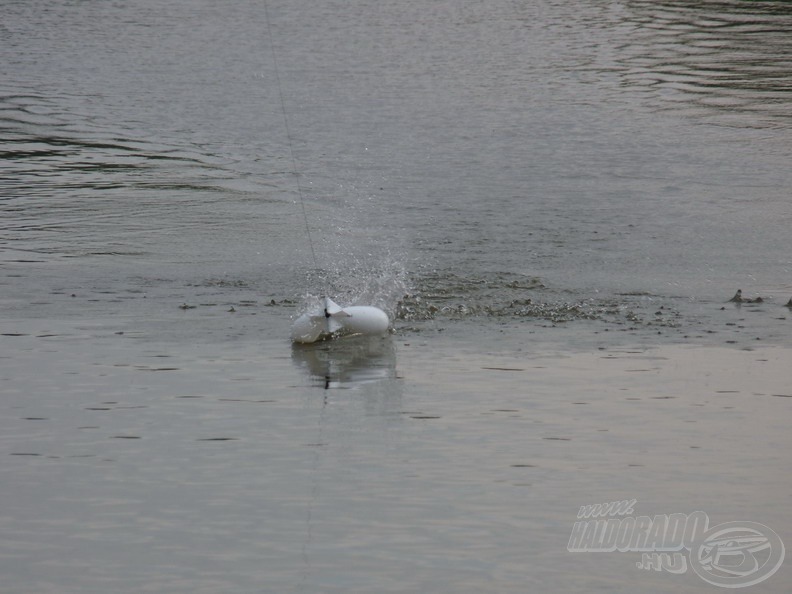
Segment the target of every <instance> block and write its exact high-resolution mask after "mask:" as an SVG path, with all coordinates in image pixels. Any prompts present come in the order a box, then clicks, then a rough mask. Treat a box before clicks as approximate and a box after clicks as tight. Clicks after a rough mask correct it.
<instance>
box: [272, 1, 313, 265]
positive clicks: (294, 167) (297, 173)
mask: <svg viewBox="0 0 792 594" xmlns="http://www.w3.org/2000/svg"><path fill="white" fill-rule="evenodd" d="M264 19H265V20H266V21H267V35H268V37H269V43H270V54H271V55H272V66H273V68H274V70H275V82H276V83H277V86H278V95H279V96H280V104H281V111H282V112H283V123H284V125H285V127H286V139H287V140H288V141H289V155H290V156H291V162H292V172H293V173H294V179H295V181H296V184H297V193H298V194H299V195H300V208H301V210H302V215H303V222H304V223H305V233H306V235H307V236H308V245H309V246H310V247H311V257H312V258H313V263H314V268H316V269H317V270H318V269H319V264H318V262H317V260H316V250H314V244H313V239H312V238H311V227H310V225H309V224H308V212H307V211H306V210H305V198H304V197H303V191H302V184H300V171H299V169H298V167H297V159H296V158H295V157H294V146H293V142H292V136H291V130H290V129H289V116H288V114H287V113H286V101H285V100H284V99H283V87H282V85H281V79H280V72H279V70H278V56H277V55H276V53H275V39H274V37H273V36H272V25H271V24H270V17H269V9H268V7H267V2H264Z"/></svg>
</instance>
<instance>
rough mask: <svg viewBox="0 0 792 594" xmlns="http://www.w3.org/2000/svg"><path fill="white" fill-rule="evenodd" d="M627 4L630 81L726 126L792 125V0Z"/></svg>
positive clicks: (624, 49) (624, 59)
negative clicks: (791, 78)
mask: <svg viewBox="0 0 792 594" xmlns="http://www.w3.org/2000/svg"><path fill="white" fill-rule="evenodd" d="M627 7H628V12H627V13H625V15H624V20H625V23H624V24H625V25H626V27H627V28H626V35H625V36H624V39H623V41H622V42H621V43H620V44H618V45H617V48H618V51H619V57H618V58H617V61H618V62H620V63H621V64H623V65H624V66H626V69H625V70H623V72H622V80H623V82H624V84H626V85H628V86H630V87H635V88H639V89H641V90H643V91H646V92H647V93H648V94H649V95H650V96H651V97H652V98H653V99H654V100H660V101H663V102H666V101H670V102H673V103H677V104H679V103H681V104H682V106H683V107H684V108H685V109H693V110H694V115H700V116H712V115H715V116H717V117H718V123H721V124H727V125H735V126H740V127H742V126H746V125H750V126H753V127H779V126H782V127H787V126H789V125H790V124H792V108H790V101H789V100H790V93H791V92H792V80H790V77H789V72H790V66H792V35H790V31H792V5H790V4H789V3H788V2H743V1H736V0H731V1H715V2H698V1H683V2H678V1H674V2H655V1H647V0H633V1H630V2H627ZM676 107H679V105H677V106H676ZM746 115H748V116H751V115H753V117H748V118H746ZM732 116H738V117H732Z"/></svg>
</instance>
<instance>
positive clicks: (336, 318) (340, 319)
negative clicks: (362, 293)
mask: <svg viewBox="0 0 792 594" xmlns="http://www.w3.org/2000/svg"><path fill="white" fill-rule="evenodd" d="M389 326H390V320H388V316H387V314H386V313H385V312H384V311H382V310H381V309H379V308H378V307H373V306H371V305H352V306H350V307H340V306H339V305H338V304H336V303H335V302H333V301H332V300H331V299H329V298H327V297H325V298H324V309H321V310H317V311H313V312H308V313H304V314H303V315H301V316H300V317H299V318H297V319H296V320H295V321H294V324H293V325H292V329H291V339H292V340H293V341H294V342H299V343H302V344H307V343H311V342H316V341H318V340H326V339H328V338H333V337H336V336H347V335H350V334H367V335H375V334H384V333H385V332H387V331H388V327H389Z"/></svg>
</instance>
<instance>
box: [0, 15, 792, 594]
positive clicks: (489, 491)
mask: <svg viewBox="0 0 792 594" xmlns="http://www.w3.org/2000/svg"><path fill="white" fill-rule="evenodd" d="M0 52H1V56H0V57H2V60H0V208H1V209H2V219H0V324H2V336H0V356H2V361H3V363H2V371H0V380H2V383H0V385H1V386H3V388H2V391H3V404H2V406H3V408H4V411H3V421H2V423H3V432H2V450H0V454H5V461H2V462H0V472H1V473H2V476H3V478H2V483H0V489H1V490H2V492H3V494H2V501H3V502H4V511H2V512H0V551H2V555H0V570H1V571H2V580H3V583H4V584H5V586H4V587H5V588H7V589H8V591H9V592H45V591H53V592H72V591H73V592H76V591H80V592H93V591H96V592H106V591H114V592H140V591H157V592H170V591H173V592H176V591H185V592H186V591H190V592H215V591H217V592H219V591H245V592H247V591H250V592H253V591H279V592H282V591H328V592H330V591H333V592H335V591H337V592H350V591H360V592H370V591H449V592H452V591H453V592H462V591H470V592H473V591H482V590H487V589H492V590H494V591H526V590H529V589H531V588H532V587H536V585H537V584H538V583H540V582H542V581H548V580H549V581H548V583H552V584H554V587H555V588H557V589H560V590H565V591H593V590H596V589H603V590H608V591H622V590H623V591H631V590H634V589H635V587H636V585H638V586H640V587H642V588H644V589H646V588H647V586H648V587H649V588H650V589H651V588H656V589H657V591H662V589H663V588H668V589H669V591H671V589H673V588H674V587H675V586H674V585H675V582H673V581H672V580H670V579H668V578H669V576H665V578H666V579H665V581H663V580H662V579H660V578H657V581H656V582H652V583H651V585H648V583H647V582H646V581H645V579H646V578H645V576H642V575H639V576H638V578H636V576H635V575H634V572H633V573H629V570H627V573H620V571H621V570H614V571H615V572H616V573H615V574H614V575H613V576H610V577H607V578H605V577H602V576H600V577H598V578H597V580H594V582H593V583H592V582H591V581H590V579H591V573H585V572H583V571H582V570H580V571H579V572H578V573H575V571H577V570H578V569H579V566H577V565H576V566H575V569H570V567H568V566H566V565H564V563H565V562H568V561H569V559H568V557H569V554H568V553H566V552H565V551H563V549H564V546H565V542H566V538H567V537H568V529H569V527H570V526H571V522H572V521H573V519H574V518H573V516H574V512H575V511H576V510H577V507H579V506H580V505H584V504H588V503H594V502H595V501H589V500H588V499H587V497H588V496H589V492H590V493H592V494H593V493H599V494H600V495H601V498H602V499H603V500H605V499H607V498H608V497H612V498H613V499H614V500H618V499H625V498H626V499H629V498H632V497H633V496H635V495H634V494H633V493H635V492H638V491H640V492H641V493H647V494H648V493H655V492H657V491H656V488H657V482H658V481H659V482H661V483H663V484H668V479H669V477H668V476H649V475H647V476H644V477H643V478H642V480H636V479H627V478H625V477H623V476H622V479H623V482H622V484H621V488H620V489H614V490H609V489H608V488H605V486H604V483H601V482H598V481H600V480H602V479H603V477H601V476H599V475H598V476H595V477H594V478H593V479H592V480H591V481H586V480H584V479H583V478H581V477H580V476H578V475H579V472H578V471H577V470H574V469H573V468H571V467H568V466H567V464H566V463H560V460H561V459H563V457H561V458H557V457H553V456H551V459H552V460H553V462H552V463H551V462H548V464H547V466H549V469H548V468H545V470H544V471H543V473H537V474H538V475H539V478H534V479H532V481H533V482H532V483H531V484H532V485H533V486H534V488H535V490H534V493H538V495H537V494H534V495H533V496H532V497H531V496H526V495H522V494H521V495H519V496H517V497H516V498H515V496H514V494H513V493H512V492H511V491H508V490H504V489H501V488H500V487H499V486H498V485H500V483H499V482H498V481H500V480H501V478H502V477H499V478H497V480H495V482H492V481H493V477H492V476H490V474H488V472H487V471H482V469H483V468H488V465H489V464H496V462H497V461H498V460H500V458H501V457H502V454H503V452H502V450H499V449H498V448H499V447H500V446H503V447H505V446H506V444H507V443H509V441H512V440H514V441H516V442H519V443H522V441H521V440H522V439H524V437H520V436H522V435H523V434H522V433H521V432H522V431H523V428H518V427H517V426H516V425H510V424H508V423H506V424H505V425H501V426H498V425H497V424H493V423H492V422H491V421H489V422H487V423H484V424H483V425H482V424H481V423H480V422H479V421H480V418H479V415H480V414H485V413H484V412H482V411H479V410H478V409H476V410H469V409H467V408H465V407H466V406H467V407H469V406H471V405H470V403H469V402H466V403H465V404H464V405H463V403H462V402H460V401H457V397H456V396H453V397H451V396H449V394H452V393H453V394H459V393H460V390H461V391H462V392H464V388H463V386H461V385H455V386H453V387H451V386H450V385H449V384H447V383H443V381H441V380H440V379H438V380H437V381H435V382H432V381H431V377H432V374H433V373H437V374H439V375H438V377H440V376H442V373H441V370H442V369H444V368H445V367H444V365H445V366H446V367H448V366H449V365H450V367H448V368H454V369H456V368H457V367H456V366H457V364H458V361H457V359H455V357H456V356H457V354H458V353H466V354H467V355H469V356H483V355H485V354H486V355H487V356H492V355H493V353H501V354H503V356H505V357H511V358H514V357H520V356H523V355H520V353H522V354H524V356H539V357H541V356H544V354H546V353H548V352H551V351H552V352H563V353H566V352H579V351H584V352H585V351H588V350H592V349H593V350H596V349H611V348H620V347H622V346H624V345H641V346H642V347H644V348H648V347H653V346H657V345H666V346H668V345H672V346H673V345H677V344H680V343H689V344H699V345H701V344H703V345H708V346H709V347H716V346H717V347H720V346H727V347H729V348H743V349H747V348H753V347H755V346H757V345H758V344H762V345H773V346H776V347H779V348H783V347H789V346H791V345H792V342H791V341H790V333H789V318H790V315H789V310H788V309H787V308H785V307H784V304H785V303H786V302H787V300H788V299H789V298H790V296H792V255H790V252H789V238H790V233H789V229H790V225H791V224H792V217H791V216H790V206H789V204H790V188H792V167H790V163H792V104H791V103H790V98H792V9H791V8H790V6H789V4H788V3H786V2H780V1H778V2H743V1H719V2H716V1H711V2H685V1H678V2H642V1H627V0H625V1H621V2H600V1H597V0H589V1H585V2H573V1H571V0H558V1H553V2H506V1H500V0H496V1H491V2H474V1H469V0H465V1H461V2H447V1H443V2H428V1H426V0H409V1H405V2H398V3H378V2H370V1H368V0H361V1H355V2H332V1H327V2H324V1H323V2H302V1H293V2H282V1H280V0H267V2H266V3H265V2H261V1H260V2H253V1H250V2H242V1H239V2H224V3H213V2H201V1H189V2H187V1H175V2H167V3H157V2H149V1H141V2H135V3H106V2H59V3H51V2H38V1H24V2H10V1H9V2H3V3H2V4H1V5H0ZM303 207H304V212H305V216H304V215H303ZM311 245H313V248H314V252H315V255H316V259H315V260H314V257H313V255H312V251H311ZM738 288H741V289H742V290H743V293H744V295H745V296H746V297H752V298H755V297H757V296H761V297H762V298H763V302H762V303H759V304H743V305H742V306H741V307H740V306H735V305H733V304H726V303H725V302H726V301H727V300H728V299H729V298H730V297H731V296H732V295H733V294H734V292H735V290H736V289H738ZM326 291H329V292H331V293H332V294H333V295H334V296H336V297H337V299H338V300H339V301H341V302H342V303H344V304H347V303H355V302H359V303H373V304H375V305H378V306H380V307H382V308H384V309H385V310H386V311H388V313H389V314H390V315H391V317H392V318H393V319H394V324H393V325H394V334H393V336H392V337H390V338H387V339H385V341H384V342H379V341H375V342H374V343H373V344H369V343H363V344H357V343H350V344H347V345H340V346H339V345H332V346H328V345H321V346H320V347H317V348H314V349H293V348H292V347H291V346H290V345H289V342H288V338H287V337H288V327H289V324H290V320H291V319H292V317H293V316H295V315H296V314H297V313H299V312H300V311H302V310H303V309H305V308H306V307H307V306H308V305H309V304H310V303H311V300H312V299H314V298H315V297H316V296H317V295H319V294H322V293H323V292H326ZM182 305H184V306H186V308H180V307H179V306H182ZM757 341H759V342H757ZM413 351H415V352H413ZM411 353H412V354H411ZM416 353H417V354H416ZM432 360H434V365H435V368H432V367H431V365H430V364H429V363H425V361H432ZM455 361H456V363H455ZM425 365H429V366H428V367H424V366H425ZM497 366H498V365H497V364H496V363H491V364H490V367H497ZM507 367H508V366H507ZM473 368H475V369H478V371H479V372H480V373H481V372H482V371H481V370H482V369H486V368H487V366H486V365H484V366H482V365H478V366H477V365H476V364H474V365H473ZM479 368H481V369H479ZM484 376H486V378H488V379H487V381H490V380H491V377H490V376H489V375H487V372H483V375H482V377H484ZM481 381H484V380H481ZM520 381H522V380H520ZM554 381H558V380H552V381H551V380H548V382H549V383H548V384H547V386H548V390H550V387H552V386H553V385H555V386H556V389H560V390H561V391H562V392H563V391H564V390H571V389H573V387H570V386H567V388H563V387H560V388H559V385H557V384H553V382H554ZM483 385H486V384H482V386H483ZM326 388H333V389H337V390H329V389H327V390H326ZM487 390H488V396H487V398H488V399H492V400H493V405H492V406H491V407H490V406H485V407H484V408H485V409H487V411H485V412H486V414H490V413H491V411H490V410H489V409H490V408H491V409H500V408H503V409H504V410H505V409H511V408H512V407H513V406H516V407H517V408H520V404H519V403H515V402H513V401H512V400H513V399H514V398H518V396H516V395H515V394H514V393H512V391H513V390H514V385H513V384H512V385H510V387H508V388H504V390H505V392H503V394H500V395H499V393H497V390H496V389H495V388H493V389H492V390H493V391H491V392H490V391H489V389H487ZM507 392H508V394H509V395H508V396H506V395H505V394H506V393H507ZM550 392H552V390H550ZM550 392H548V393H550ZM328 394H329V395H328ZM446 396H449V398H448V399H446V398H445V397H446ZM424 398H426V399H428V406H429V407H430V408H431V406H432V405H434V406H435V408H436V409H437V410H435V413H436V412H437V411H438V410H440V411H441V414H439V415H438V414H435V413H432V412H426V411H424V410H422V409H423V408H424V405H426V404H427V401H424V400H423V399H424ZM548 398H550V396H548ZM501 400H503V401H502V402H501ZM518 400H519V398H518ZM784 400H785V399H783V398H779V399H774V401H773V402H774V406H782V405H783V401H784ZM520 402H522V405H526V403H525V402H524V401H520ZM743 404H745V405H746V406H748V407H749V408H750V407H752V406H754V405H753V404H751V405H747V403H743ZM499 405H500V406H499ZM416 406H417V408H416V409H414V407H416ZM548 406H550V405H549V404H548ZM539 409H540V410H551V411H552V414H551V413H548V414H551V416H552V415H555V413H556V412H557V411H554V410H553V409H552V407H550V408H548V409H545V408H543V407H542V406H539ZM465 411H468V412H470V415H468V416H466V412H465ZM655 412H656V411H655ZM410 413H417V414H410ZM444 414H451V415H452V417H453V415H454V414H457V415H461V416H462V417H463V418H464V422H462V424H461V425H458V426H456V427H454V426H452V427H450V428H449V426H448V425H444V427H445V429H444V430H443V431H439V432H438V433H434V432H433V431H432V429H429V423H431V422H433V421H435V420H437V419H435V417H438V418H439V417H442V416H443V415H444ZM496 414H502V413H496ZM645 414H650V413H645ZM775 414H779V415H784V414H788V410H787V409H783V410H779V411H776V413H775ZM650 416H651V415H650ZM413 417H415V418H413ZM424 417H425V418H424ZM540 418H542V419H543V420H544V421H545V422H547V421H548V417H546V416H541V415H540ZM553 418H555V417H553ZM642 418H644V419H645V418H649V417H641V415H640V414H639V415H637V416H636V419H637V421H636V422H640V419H642ZM407 419H409V420H411V421H410V422H405V421H406V420H407ZM416 421H417V422H418V424H416ZM422 422H423V424H421V423H422ZM718 428H719V429H727V430H728V426H718ZM496 436H497V439H503V440H504V442H503V443H502V444H500V445H498V444H493V442H492V441H491V440H492V439H496ZM550 437H552V436H550ZM497 439H496V441H497ZM498 443H500V442H498ZM548 443H550V442H544V445H547V444H548ZM553 443H555V442H553ZM487 444H489V445H492V446H493V447H494V450H489V451H487V450H485V451H477V450H478V447H479V446H482V445H487ZM526 447H527V446H526ZM691 447H692V446H691ZM328 450H329V451H328ZM608 451H610V450H606V451H605V454H606V455H607V452H608ZM610 453H613V452H612V451H611V452H610ZM487 454H489V457H488V456H487ZM580 454H581V455H583V452H580ZM471 456H472V457H471ZM469 457H470V458H469ZM468 458H469V459H468ZM460 459H465V460H466V462H465V463H464V464H462V468H458V469H457V470H459V471H460V472H462V473H463V475H464V477H465V478H461V477H454V476H452V475H447V474H446V473H451V472H452V471H453V469H454V468H455V464H456V463H457V462H459V461H460ZM478 462H480V463H481V465H482V466H481V467H478V466H477V465H476V464H477V463H478ZM512 462H514V461H513V460H512ZM517 462H519V460H518V461H517ZM414 463H417V464H418V466H417V467H413V466H412V464H414ZM515 463H516V462H515ZM779 465H782V463H781V462H780V461H778V462H777V464H776V463H775V462H773V461H768V462H767V465H766V466H765V467H764V469H765V471H766V473H767V474H775V473H779V472H785V471H788V467H787V468H779ZM505 466H506V467H509V464H505ZM554 472H555V474H554ZM496 474H497V473H496ZM619 476H621V475H619ZM589 478H591V477H589ZM677 478H678V477H677ZM673 480H677V479H673ZM679 480H681V479H679ZM581 481H582V482H581ZM592 481H593V482H592ZM633 481H634V482H633ZM529 482H530V481H529ZM507 483H508V484H510V485H513V484H518V485H519V484H522V483H521V482H520V481H516V483H515V481H511V482H509V481H508V480H507ZM680 484H683V483H680ZM737 484H739V481H737ZM709 486H712V485H709ZM732 486H736V485H732ZM787 486H788V485H787ZM571 487H574V488H579V489H582V492H581V491H578V492H577V493H576V494H572V493H570V492H569V489H570V488H571ZM630 488H632V491H630ZM687 492H688V491H687V490H686V489H685V488H680V489H679V490H678V493H677V495H678V496H679V497H680V499H679V505H680V506H682V507H684V509H674V510H672V511H688V507H685V506H683V505H682V504H683V503H684V504H685V505H686V506H692V505H693V502H690V500H689V499H684V498H682V495H681V493H687ZM592 496H593V495H592ZM598 496H599V495H598ZM647 497H648V495H647ZM559 498H563V499H564V501H565V502H566V503H568V504H569V505H568V512H569V513H570V516H569V517H567V516H565V515H564V513H566V510H561V509H557V508H556V507H553V506H552V505H550V504H549V503H548V502H549V501H552V500H556V501H557V500H559ZM567 499H568V501H567ZM521 501H522V502H526V501H527V503H525V504H524V506H527V507H532V509H534V510H535V511H536V513H535V514H529V513H528V512H527V511H526V510H525V509H524V508H523V504H522V503H521ZM597 501H599V499H597ZM658 505H660V506H663V505H666V506H667V502H666V501H663V500H661V502H660V503H659V504H658ZM702 505H703V504H702ZM724 506H725V508H728V509H729V510H731V508H729V506H728V504H726V503H724ZM769 507H770V508H772V506H769ZM692 509H693V508H692V507H691V508H690V510H689V511H692ZM740 510H741V508H739V507H738V508H737V510H736V511H740ZM660 511H668V510H667V509H665V508H664V509H662V510H657V513H660ZM731 511H735V510H731ZM755 512H756V508H748V509H747V511H746V514H744V515H748V516H750V515H751V514H754V513H755ZM738 515H739V514H738ZM462 518H465V520H463V519H462ZM726 519H732V518H724V520H726ZM750 519H754V518H753V517H751V518H750ZM756 520H757V521H760V519H759V518H756ZM515 527H519V530H514V529H513V528H515ZM531 533H534V534H537V535H539V536H538V537H537V538H536V539H533V540H532V539H531V537H530V534H531ZM553 538H557V542H552V543H548V541H547V539H551V540H552V539H553ZM553 547H555V548H556V549H558V550H560V551H561V552H560V553H558V556H553V555H555V553H554V552H551V551H554V550H555V549H553ZM523 557H525V559H530V563H528V564H527V565H525V566H523V565H522V563H523ZM537 559H544V561H543V562H542V563H540V564H539V566H538V567H537V564H536V560H537ZM575 562H576V563H579V560H578V559H575ZM608 562H610V563H616V560H614V559H609V560H608ZM628 565H629V564H628ZM586 571H587V572H591V571H594V570H593V569H592V568H591V567H587V569H586ZM614 576H615V577H614ZM686 577H690V580H689V581H688V582H686V585H687V586H689V587H691V588H695V587H703V582H701V583H699V582H696V581H695V580H696V579H697V578H695V576H686ZM787 579H788V574H787ZM598 580H599V581H598ZM641 580H644V581H641ZM560 590H559V591H560ZM768 591H771V590H768Z"/></svg>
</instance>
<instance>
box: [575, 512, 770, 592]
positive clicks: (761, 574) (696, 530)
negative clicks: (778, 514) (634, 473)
mask: <svg viewBox="0 0 792 594" xmlns="http://www.w3.org/2000/svg"><path fill="white" fill-rule="evenodd" d="M636 503H637V501H636V500H635V499H630V500H624V501H614V502H610V503H602V504H595V505H584V506H582V507H581V508H580V511H579V512H578V521H577V522H575V523H574V525H573V526H572V534H571V535H570V537H569V544H567V550H568V551H570V552H572V553H582V552H586V553H604V552H612V551H620V552H628V551H633V552H640V553H641V560H640V561H638V562H636V564H635V565H636V566H637V567H638V568H639V569H646V570H649V569H653V570H655V571H667V572H669V573H676V574H681V573H685V572H686V571H687V569H688V563H690V566H691V567H692V568H693V571H694V572H695V573H696V574H697V575H698V576H699V577H700V578H701V579H703V580H704V581H706V582H707V583H710V584H712V585H715V586H720V587H723V588H744V587H746V586H752V585H754V584H758V583H759V582H762V581H764V580H766V579H767V578H769V577H770V576H772V575H773V574H774V573H775V572H776V571H777V570H778V568H779V567H781V564H782V563H783V561H784V555H785V550H784V543H783V542H782V541H781V538H780V537H779V536H778V534H776V533H775V531H773V530H772V529H770V528H768V527H767V526H765V525H764V524H759V523H758V522H725V523H723V524H718V525H717V526H714V527H712V528H710V527H709V517H708V516H707V514H706V513H704V512H702V511H695V512H692V513H689V514H683V513H676V514H658V515H655V516H653V517H650V516H635V515H633V514H634V513H635V512H634V511H633V507H634V506H635V504H636ZM683 551H685V552H687V555H685V554H683Z"/></svg>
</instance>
